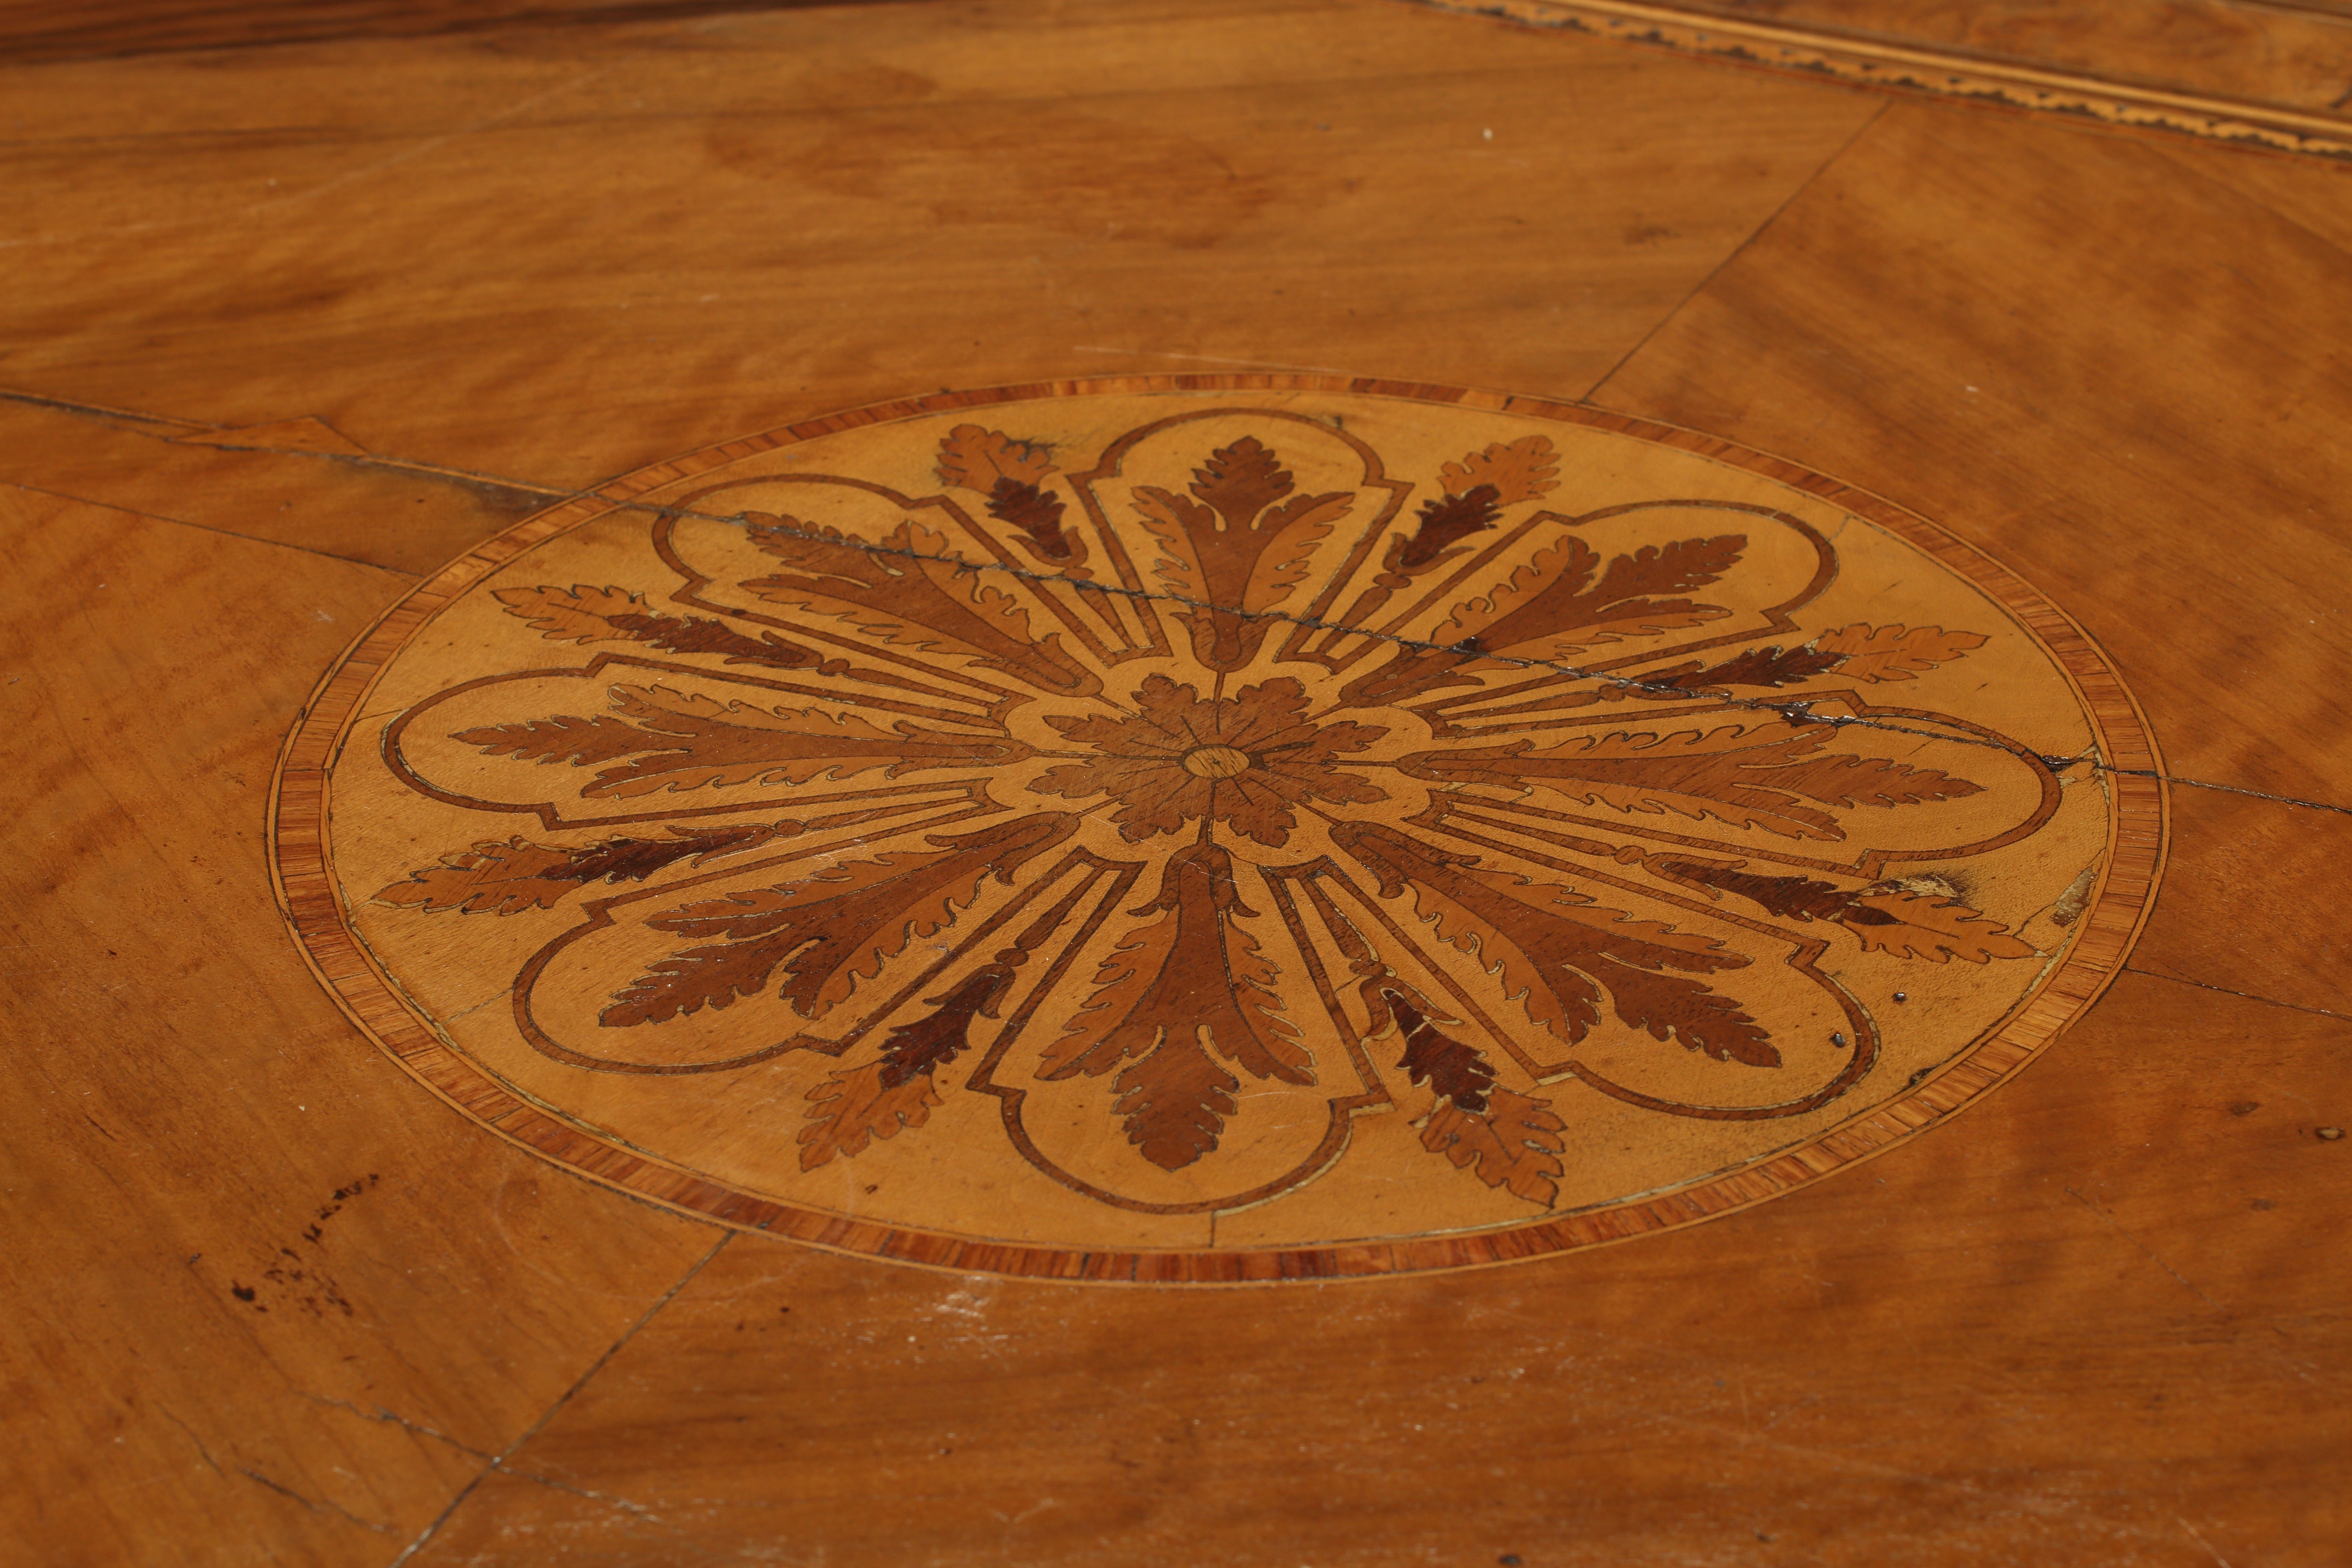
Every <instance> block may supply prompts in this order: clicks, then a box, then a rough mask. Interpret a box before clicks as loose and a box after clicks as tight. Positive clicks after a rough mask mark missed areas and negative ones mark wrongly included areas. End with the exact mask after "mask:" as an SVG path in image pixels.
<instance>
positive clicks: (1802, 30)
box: [1411, 0, 2352, 162]
mask: <svg viewBox="0 0 2352 1568" xmlns="http://www.w3.org/2000/svg"><path fill="white" fill-rule="evenodd" d="M1411 3H1412V4H1414V5H1425V6H1428V7H1430V8H1431V9H1433V10H1438V11H1451V12H1454V13H1456V14H1459V15H1464V16H1492V17H1496V18H1498V19H1500V20H1503V21H1508V22H1517V23H1519V24H1521V25H1523V26H1530V27H1546V28H1551V29H1554V30H1558V31H1564V32H1574V33H1583V34H1586V35H1588V36H1591V37H1601V38H1616V39H1620V40H1622V41H1623V42H1626V43H1635V44H1647V45H1650V46H1652V47H1658V48H1667V49H1673V50H1675V52H1676V53H1679V54H1687V55H1701V56H1705V57H1706V58H1712V59H1721V60H1728V61H1732V62H1735V63H1737V64H1740V65H1748V66H1761V67H1764V68H1768V69H1773V70H1785V71H1797V72H1801V73H1803V74H1804V75H1806V76H1809V77H1811V78H1813V79H1816V80H1828V81H1832V82H1835V83H1837V84H1839V85H1841V86H1845V87H1864V88H1875V89H1882V90H1885V91H1891V92H1906V93H1924V94H1928V95H1931V96H1934V97H1937V98H1955V99H1961V100H1968V101H1970V102H1976V103H1990V104H1997V105H2000V106H2001V107H2003V108H2009V109H2023V110H2034V111H2036V112H2039V113H2044V114H2063V115H2068V116H2071V117H2073V118H2074V119H2077V120H2090V121H2096V122H2098V123H2101V124H2105V125H2114V126H2122V127H2130V128H2137V129H2147V130H2156V131H2168V132H2175V133H2178V134H2181V135H2188V136H2195V137H2199V138H2200V139H2202V140H2205V141H2209V142H2231V143H2234V144H2236V145H2239V146H2248V147H2263V148H2268V149H2270V150H2271V151H2273V152H2279V153H2303V154H2305V155H2308V156H2314V157H2321V158H2332V159H2336V160H2340V161H2345V162H2352V120H2345V119H2341V118H2338V117H2336V116H2333V115H2325V114H2311V113H2306V112H2304V111H2302V110H2294V109H2288V108H2284V107H2283V106H2280V105H2275V104H2266V103H2258V102H2252V101H2248V100H2240V99H2231V98H2216V97H2210V96H2206V95H2203V94H2199V93H2187V92H2172V91H2168V90H2166V89H2162V88H2154V87H2142V86H2138V85H2136V84H2133V83H2127V82H2113V81H2106V80H2104V79H2100V78H2097V77H2091V76H2083V75H2078V74H2076V73H2074V72H2069V71H2057V70H2043V69H2041V68H2036V67H2032V66H2026V65H2011V64H2009V63H2006V62H2004V61H2000V60H1989V59H1984V58H1979V57H1978V56H1974V55H1963V54H1958V53H1946V52H1943V51H1940V50H1937V49H1934V48H1921V47H1905V46H1902V45H1897V44H1884V43H1878V42H1875V41H1873V40H1869V39H1863V38H1853V37H1845V36H1843V35H1842V34H1829V33H1824V32H1820V31H1816V30H1814V29H1811V28H1807V27H1802V26H1789V25H1787V24H1770V23H1763V22H1749V21H1743V20H1740V19H1738V18H1734V17H1727V16H1716V15H1713V14H1712V13H1698V12H1691V11H1683V10H1679V9H1677V8H1675V7H1674V6H1671V5H1639V4H1634V3H1633V0H1411Z"/></svg>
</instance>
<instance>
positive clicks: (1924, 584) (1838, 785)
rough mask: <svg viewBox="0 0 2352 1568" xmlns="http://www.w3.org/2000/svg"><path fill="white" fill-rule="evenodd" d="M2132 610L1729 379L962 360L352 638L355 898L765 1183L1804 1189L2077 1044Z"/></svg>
mask: <svg viewBox="0 0 2352 1568" xmlns="http://www.w3.org/2000/svg"><path fill="white" fill-rule="evenodd" d="M2155 771H2156V770H2155V757H2154V755H2153V752H2152V750H2151V747H2150V742H2149V740H2148V737H2147V732H2146V730H2145V726H2144V724H2143V723H2142V721H2141V720H2140V718H2139V717H2138V715H2137V711H2136V710H2135V709H2134V707H2133V705H2132V703H2131V701H2130V700H2129V698H2128V696H2127V695H2126V693H2125V692H2124V690H2123V689H2122V688H2121V687H2120V685H2119V684H2118V683H2117V681H2116V678H2115V676H2114V674H2113V673H2112V672H2111V671H2110V670H2109V669H2108V668H2107V667H2106V665H2105V662H2104V660H2103V659H2102V658H2101V657H2100V655H2099V654H2098V652H2097V650H2096V649H2095V648H2094V647H2091V646H2090V645H2089V644H2088V642H2087V641H2086V640H2085V639H2084V637H2083V636H2082V634H2081V633H2080V632H2079V631H2078V630H2077V629H2076V628H2075V627H2074V626H2073V625H2072V624H2071V623H2070V622H2068V621H2067V620H2066V619H2065V618H2064V617H2063V616H2061V615H2060V614H2058V613H2057V612H2056V611H2054V610H2053V609H2052V608H2051V607H2050V606H2049V605H2046V604H2044V603H2043V602H2042V600H2040V599H2039V598H2038V597H2036V596H2035V595H2033V594H2032V592H2031V591H2030V590H2028V589H2026V588H2025V587H2024V586H2023V585H2022V584H2020V583H2019V582H2018V581H2017V580H2016V579H2015V578H2014V577H2011V575H2009V574H2007V573H2006V572H2004V571H2002V570H2001V569H2000V568H1999V567H1997V566H1995V565H1993V564H1992V563H1990V562H1988V561H1986V560H1985V559H1984V558H1983V557H1981V556H1980V555H1978V554H1977V553H1976V552H1973V551H1971V550H1969V548H1968V547H1966V546H1965V545H1963V544H1961V543H1959V542H1958V541H1956V540H1954V539H1953V538H1952V537H1951V536H1949V535H1948V534H1946V533H1944V532H1942V531H1940V530H1938V529H1937V528H1935V527H1934V526H1932V525H1930V524H1928V523H1926V522H1924V521H1920V520H1918V519H1917V518H1916V517H1913V516H1911V515H1910V514H1908V513H1906V512H1903V511H1901V510H1898V509H1895V508H1894V507H1892V506H1889V505H1888V504H1887V503H1885V502H1884V501H1880V500H1874V499H1873V498H1870V497H1867V496H1864V495H1862V494H1860V493H1858V492H1854V491H1852V490H1848V489H1843V487H1841V486H1839V485H1836V484H1834V483H1832V482H1831V481H1828V480H1825V479H1821V478H1819V477H1817V476H1814V475H1811V474H1809V473H1806V472H1805V471H1803V470H1801V469H1797V468H1792V467H1790V466H1789V465H1786V464H1783V463H1780V462H1778V461H1776V460H1774V459H1771V458H1763V457H1759V456H1758V455H1756V454H1752V453H1748V452H1744V451H1740V450H1738V449H1736V448H1732V447H1727V446H1726V445H1725V444H1723V443H1720V442H1717V441H1714V440H1711V439H1709V438H1706V437H1699V436H1695V435H1692V434H1690V433H1688V432H1684V431H1676V430H1671V429H1666V428H1663V427H1658V426H1644V425H1642V424H1639V423H1638V422H1635V421H1632V420H1629V419H1625V418H1622V417H1620V416H1612V415H1604V414H1601V413H1598V412H1596V411H1593V410H1591V409H1587V408H1583V407H1579V406H1564V405H1551V404H1544V403H1539V402H1535V401H1531V400H1527V399H1514V398H1505V397H1499V396H1491V395H1480V394H1466V393H1458V392H1453V391H1447V390H1444V389H1431V388H1423V387H1397V386H1391V385H1387V384H1380V383H1365V382H1357V383H1348V382H1340V381H1332V380H1324V379H1318V378H1310V377H1264V376H1261V377H1225V378H1219V377H1187V378H1181V379H1179V378H1164V379H1144V378H1129V379H1122V380H1115V381H1099V382H1093V383H1080V384H1056V385H1053V386H1035V387H1020V388H1006V389H1000V390H997V391H992V392H986V393H977V394H955V395H940V396H936V397H931V398H926V399H921V400H918V401H914V402H909V403H906V404H900V405H887V406H884V407H877V408H871V409H866V410H862V411H859V412H856V413H852V414H848V415H844V416H835V417H834V418H830V419H826V420H822V421H818V422H814V423H812V424H809V425H805V426H794V427H793V428H791V429H787V430H783V431H779V432H775V433H773V434H772V435H769V436H766V437H755V438H752V439H750V440H745V441H739V442H735V443H732V444H730V445H728V446H725V447H716V448H713V449H711V450H709V451H707V452H704V453H701V454H698V455H697V456H695V457H692V458H686V459H682V460H680V461H678V462H676V463H671V464H667V465H664V466H662V467H660V468H654V469H649V470H647V471H646V472H644V473H641V474H638V475H636V476H635V477H634V478H632V479H628V480H625V481H621V482H619V483H616V484H614V485H609V486H606V487H604V488H603V489H600V490H599V491H597V492H596V493H594V494H593V495H592V496H588V497H585V498H583V499H582V500H578V501H576V502H573V503H570V504H567V505H565V506H562V507H559V508H557V509H556V510H552V511H550V512H547V513H544V514H542V515H541V516H540V517H537V518H534V519H532V520H530V521H527V522H525V523H522V524H520V525H519V526H518V527H516V528H515V529H513V530H511V531H509V532H508V533H506V534H504V535H502V536H500V537H499V539H497V540H494V541H492V542H490V543H488V544H487V545H485V546H484V547H483V548H482V549H480V550H479V551H477V552H474V553H473V554H471V555H468V556H467V557H466V558H465V559H464V560H462V561H460V562H458V563H456V564H455V565H453V566H451V567H450V568H448V569H447V570H446V571H445V572H443V573H441V574H439V575H437V576H436V577H435V578H434V579H433V580H431V581H430V582H429V583H427V584H425V585H424V586H423V587H421V588H420V589H418V590H417V591H416V592H415V594H414V595H411V596H410V597H409V598H408V599H407V600H405V601H404V603H403V604H402V605H399V606H398V607H397V608H395V609H394V611H393V612H392V613H391V614H390V615H388V616H386V617H385V619H384V620H383V622H382V623H381V624H379V625H378V626H376V627H375V628H374V629H373V630H372V631H371V632H370V633H369V634H368V635H367V636H366V637H364V638H362V641H361V643H360V644H359V645H358V646H357V647H355V648H354V649H353V650H352V653H351V654H350V655H349V656H347V657H346V658H345V660H344V661H343V663H342V664H341V666H339V667H338V668H337V669H336V670H335V671H334V672H333V673H332V674H331V676H330V677H329V679H327V681H326V682H325V683H324V684H323V686H322V687H321V689H320V694H319V696H318V698H317V699H316V700H315V701H314V703H313V705H312V707H311V709H310V710H309V711H308V712H307V713H306V715H305V717H304V719H303V721H302V722H301V724H300V726H299V729H298V731H297V732H296V734H295V735H294V737H293V738H292V739H291V741H290V742H289V748H288V752H287V757H286V761H285V764H284V767H283V769H282V772H281V777H280V783H279V797H278V811H277V817H276V822H275V833H276V850H277V858H278V871H279V877H280V882H281V886H282V889H283V891H284V894H285V897H286V899H287V901H288V907H289V913H290V915H291V918H292V920H293V921H294V923H295V926H296V928H297V930H298V932H299V935H300V936H301V938H302V940H303V942H305V944H306V945H307V947H308V948H309V950H310V952H311V954H312V956H313V958H314V960H315V961H316V963H318V965H319V967H320V973H321V974H322V975H323V977H324V978H326V980H327V981H328V983H329V984H331V986H332V987H333V988H334V989H335V990H336V992H337V993H338V994H340V995H341V997H342V998H343V999H344V1001H345V1003H346V1005H348V1006H349V1008H350V1009H351V1011H352V1015H353V1016H354V1017H355V1018H357V1019H358V1020H359V1021H360V1022H361V1023H362V1026H364V1027H365V1028H367V1029H368V1030H369V1031H370V1032H371V1033H372V1034H373V1035H374V1036H375V1037H377V1038H378V1039H379V1040H380V1041H381V1042H382V1043H383V1045H384V1046H385V1047H387V1048H388V1049H390V1050H391V1051H392V1052H393V1053H394V1055H395V1056H396V1057H398V1058H400V1059H401V1060H402V1061H403V1062H404V1063H405V1064H406V1065H408V1066H409V1067H410V1068H412V1070H414V1071H415V1072H416V1073H417V1074H418V1075H419V1076H420V1077H422V1078H423V1079H425V1081H426V1082H428V1083H430V1084H432V1085H433V1086H434V1087H435V1088H436V1089H439V1090H440V1091H441V1092H442V1093H444V1094H445V1095H446V1096H447V1097H448V1098H449V1099H451V1100H453V1101H454V1102H455V1103H457V1105H458V1106H460V1107H461V1108H462V1109H464V1110H466V1111H467V1113H469V1114H471V1115H474V1116H476V1117H478V1118H480V1119H481V1120H483V1121H486V1122H488V1123H489V1124H490V1125H492V1126H494V1127H496V1128H498V1129H499V1131H501V1132H503V1133H505V1134H506V1135H508V1136H509V1137H512V1138H515V1139H517V1140H519V1141H520V1142H524V1143H526V1144H528V1145H530V1146H531V1147H533V1148H536V1149H539V1150H541V1152H545V1153H547V1154H549V1155H551V1157H553V1158H555V1159H557V1160H560V1161H562V1162H563V1163H567V1164H569V1165H572V1166H573V1167H574V1168H576V1169H578V1170H580V1171H582V1172H583V1173H586V1174H588V1175H591V1176H593V1177H595V1178H597V1179H599V1180H602V1181H605V1182H608V1183H612V1184H617V1185H620V1186H623V1187H625V1188H627V1189H629V1190H631V1191H634V1192H637V1193H640V1194H644V1195H647V1196H650V1197H654V1198H656V1199H658V1200H660V1201H663V1202H667V1203H670V1204H673V1205H679V1206H682V1207H686V1208H688V1209H692V1210H695V1211H698V1212H700V1213H704V1214H708V1215H714V1216H716V1217H719V1218H721V1219H724V1220H727V1221H729V1222H730V1223H734V1224H738V1225H741V1226H750V1227H758V1228H764V1229H768V1230H772V1231H775V1232H779V1233H782V1234H786V1235H791V1236H794V1237H801V1238H803V1239H805V1240H810V1241H814V1242H816V1243H819V1244H821V1245H827V1246H833V1247H842V1248H847V1249H853V1250H859V1251H867V1252H876V1253H882V1254H887V1255H890V1256H895V1257H899V1258H909V1259H912V1260H916V1261H921V1262H928V1263H934V1264H940V1265H943V1266H949V1267H955V1268H983V1269H992V1270H997V1271H1003V1272H1008V1273H1016V1274H1030V1275H1045V1276H1057V1277H1069V1278H1087V1279H1143V1280H1152V1281H1163V1282H1179V1281H1194V1280H1197V1281H1227V1280H1235V1279H1262V1278H1280V1277H1296V1276H1328V1275H1335V1274H1360V1273H1378V1272H1386V1271H1391V1270H1396V1269H1402V1268H1432V1267H1459V1266H1464V1265H1469V1264H1476V1263H1483V1262H1489V1261H1496V1260H1500V1259H1505V1258H1517V1257H1525V1256H1531V1255H1534V1254H1537V1253H1541V1252H1547V1251H1556V1250H1560V1249H1563V1248H1567V1247H1577V1246H1582V1245H1589V1244H1591V1243H1594V1242H1598V1241H1604V1240H1611V1239H1616V1238H1619V1237H1625V1236H1630V1235H1634V1234H1638V1233H1640V1232H1642V1231H1645V1230H1652V1229H1657V1228H1662V1227H1664V1226H1671V1225H1675V1224H1679V1223H1684V1222H1686V1221H1688V1220H1691V1219H1695V1218H1700V1217H1704V1216H1706V1215H1710V1214H1714V1213H1719V1212H1722V1211H1723V1210H1725V1209H1727V1208H1730V1207H1735V1206H1738V1205H1742V1204H1745V1203H1748V1202H1753V1201H1755V1200H1757V1199H1759V1198H1763V1197H1768V1196H1770V1195H1773V1194H1776V1193H1779V1192H1781V1191H1784V1190H1787V1189H1788V1188H1790V1187H1791V1186H1793V1185H1796V1184H1801V1183H1802V1182H1805V1181H1808V1180H1811V1179H1812V1178H1813V1177H1815V1176H1817V1175H1819V1174H1821V1173H1825V1172H1827V1171H1830V1170H1832V1169H1834V1168H1835V1167H1836V1166H1838V1165H1840V1164H1842V1163H1847V1162H1849V1161H1851V1160H1853V1159H1855V1158H1858V1157H1860V1156H1862V1155H1864V1154H1867V1153H1870V1152H1874V1151H1875V1150H1877V1149H1879V1148H1881V1147H1884V1146H1885V1144H1887V1143H1888V1142H1892V1141H1894V1140H1895V1139H1897V1138H1899V1137H1902V1136H1904V1135H1906V1133H1908V1132H1909V1131H1915V1130H1916V1129H1917V1128H1919V1127H1921V1126H1924V1125H1927V1123H1929V1122H1931V1121H1934V1120H1935V1119H1936V1118H1937V1116H1939V1115H1941V1114H1944V1113H1946V1112H1948V1111H1949V1110H1952V1109H1954V1108H1956V1107H1958V1105H1960V1104H1961V1103H1963V1102H1965V1101H1966V1100H1969V1098H1970V1097H1972V1096H1974V1095H1975V1094H1977V1093H1979V1092H1981V1091H1982V1090H1983V1089H1986V1088H1988V1087H1990V1085H1992V1084H1993V1083H1995V1082H1997V1081H1998V1080H2000V1079H2001V1078H2003V1077H2004V1076H2006V1075H2007V1074H2009V1073H2010V1072H2011V1071H2013V1070H2014V1069H2015V1068H2017V1067H2018V1066H2020V1065H2021V1064H2022V1063H2023V1062H2024V1061H2025V1060H2026V1059H2027V1058H2028V1057H2029V1056H2030V1055H2031V1054H2032V1051H2034V1050H2035V1049H2037V1048H2038V1047H2041V1046H2042V1044H2044V1043H2045V1042H2046V1041H2047V1040H2048V1039H2049V1038H2050V1037H2052V1035H2053V1033H2054V1032H2055V1031H2056V1030H2057V1029H2058V1028H2059V1027H2060V1026H2063V1024H2064V1023H2065V1022H2066V1021H2067V1020H2068V1019H2069V1018H2070V1017H2071V1016H2074V1014H2075V1013H2076V1012H2078V1011H2079V1010H2080V1009H2081V1008H2082V1007H2084V1005H2087V1004H2088V1003H2089V1001H2090V1000H2091V999H2092V998H2093V997H2094V996H2095V994H2096V993H2097V990H2098V988H2099V986H2100V985H2101V984H2103V983H2104V981H2105V977H2106V976H2107V975H2108V974H2109V973H2111V972H2112V971H2113V970H2114V968H2115V967H2116V965H2117V964H2118V963H2120V962H2121V958H2122V955H2123V952H2124V951H2125V949H2126V947H2127V946H2128V943H2129V941H2130V939H2131V937H2132V935H2133V934H2134V933H2135V932H2136V931H2137V923H2138V921H2139V918H2140V915H2141V913H2142V911H2143V910H2144V909H2145V907H2146V905H2147V901H2148V899H2149V897H2150V895H2151V892H2152V889H2153V885H2154V881H2155V878H2156V875H2157V872H2158V866H2159V863H2160V859H2161V850H2162V842H2163V805H2162V799H2161V795H2160V793H2159V791H2158V786H2157V785H2156V784H2155V783H2154V781H2153V779H2152V778H2150V777H2146V776H2143V775H2145V774H2151V773H2154V772H2155Z"/></svg>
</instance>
